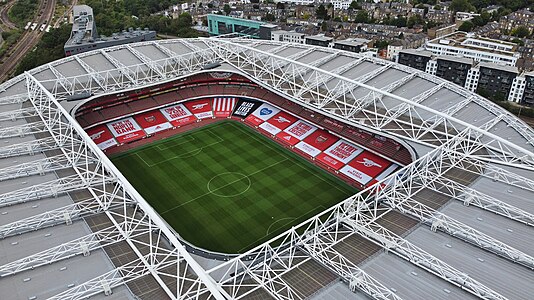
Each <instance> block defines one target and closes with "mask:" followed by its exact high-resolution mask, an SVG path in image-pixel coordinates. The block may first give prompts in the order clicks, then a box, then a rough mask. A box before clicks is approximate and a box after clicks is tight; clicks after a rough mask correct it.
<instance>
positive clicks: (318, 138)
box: [315, 135, 328, 144]
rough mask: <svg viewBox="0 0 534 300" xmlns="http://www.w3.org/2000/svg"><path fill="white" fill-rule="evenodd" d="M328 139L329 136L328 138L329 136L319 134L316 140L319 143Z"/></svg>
mask: <svg viewBox="0 0 534 300" xmlns="http://www.w3.org/2000/svg"><path fill="white" fill-rule="evenodd" d="M327 140H328V138H327V137H324V136H322V135H319V136H318V137H317V138H315V142H316V143H318V144H320V143H324V142H326V141H327Z"/></svg>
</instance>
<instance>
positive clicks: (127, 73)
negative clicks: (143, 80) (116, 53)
mask: <svg viewBox="0 0 534 300" xmlns="http://www.w3.org/2000/svg"><path fill="white" fill-rule="evenodd" d="M100 54H102V55H103V56H104V57H105V58H106V59H107V60H108V61H109V62H110V63H111V64H112V65H114V66H115V68H117V69H118V70H119V72H120V73H121V74H122V75H124V76H125V77H126V78H128V80H130V82H131V83H133V84H134V85H136V84H138V82H137V76H136V74H135V73H134V72H133V71H132V70H130V69H129V68H128V67H126V66H125V65H124V64H123V63H121V62H120V61H119V60H118V59H116V58H115V57H113V56H111V54H108V53H107V52H106V51H104V50H103V49H101V50H100Z"/></svg>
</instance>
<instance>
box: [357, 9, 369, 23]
mask: <svg viewBox="0 0 534 300" xmlns="http://www.w3.org/2000/svg"><path fill="white" fill-rule="evenodd" d="M354 22H356V23H368V22H369V14H368V13H367V12H366V11H365V10H360V11H358V13H357V14H356V16H355V17H354Z"/></svg>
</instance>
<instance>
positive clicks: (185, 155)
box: [135, 129, 224, 168]
mask: <svg viewBox="0 0 534 300" xmlns="http://www.w3.org/2000/svg"><path fill="white" fill-rule="evenodd" d="M206 131H207V132H209V133H210V134H211V135H213V136H215V137H216V138H217V141H215V142H213V143H210V144H207V145H203V146H201V147H199V148H196V149H193V150H190V151H187V152H184V153H182V154H178V155H175V156H173V157H169V158H167V159H164V160H160V161H158V162H157V163H154V164H150V163H148V162H147V161H146V160H145V159H144V158H143V157H142V156H141V155H139V152H136V153H135V155H137V157H139V159H141V160H142V161H143V162H144V163H145V165H147V166H148V167H149V168H151V167H154V166H157V165H159V164H162V163H165V162H168V161H170V160H173V159H177V158H188V157H193V156H195V155H197V154H199V153H200V152H201V151H202V150H203V149H204V148H208V147H211V146H213V145H217V144H219V143H222V142H224V139H222V138H221V137H220V136H217V135H214V134H213V133H212V132H211V131H210V130H209V129H208V130H206ZM191 138H192V140H189V141H186V142H182V143H178V144H177V145H173V146H170V147H168V146H165V148H164V149H161V148H159V145H158V146H157V148H158V149H159V150H167V149H170V148H173V147H175V146H179V145H182V144H186V143H188V142H192V141H194V140H196V139H195V137H193V136H191Z"/></svg>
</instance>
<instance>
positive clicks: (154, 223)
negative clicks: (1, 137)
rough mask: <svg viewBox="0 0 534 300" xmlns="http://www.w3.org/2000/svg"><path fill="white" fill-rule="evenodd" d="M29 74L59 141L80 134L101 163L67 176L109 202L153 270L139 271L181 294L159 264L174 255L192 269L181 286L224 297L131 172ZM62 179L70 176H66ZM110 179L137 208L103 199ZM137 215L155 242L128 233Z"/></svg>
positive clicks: (31, 91)
mask: <svg viewBox="0 0 534 300" xmlns="http://www.w3.org/2000/svg"><path fill="white" fill-rule="evenodd" d="M25 76H26V86H27V88H28V95H29V98H30V100H31V101H32V104H33V106H34V107H35V109H36V110H37V111H38V112H39V116H40V117H41V120H42V121H43V122H44V123H45V124H46V126H47V129H48V130H49V132H50V134H51V135H52V138H53V139H54V141H55V142H56V144H62V143H64V141H73V140H75V139H76V140H77V139H80V141H79V144H80V145H79V146H78V148H77V149H76V152H82V153H83V154H84V156H83V157H89V156H94V157H96V158H98V160H99V164H98V165H97V166H96V167H95V168H92V169H91V170H89V168H87V169H88V170H84V169H83V168H77V167H74V171H75V172H76V175H73V176H70V177H67V178H68V179H71V180H73V181H74V182H75V183H77V184H79V185H81V186H83V187H87V190H88V191H89V193H90V194H91V195H92V197H94V199H96V200H97V201H98V202H99V204H100V205H101V206H102V207H104V211H103V213H104V214H105V215H106V216H107V217H108V218H109V220H110V221H111V222H112V223H113V224H114V226H115V227H116V228H117V229H118V230H119V232H120V234H121V235H122V236H124V237H125V238H126V239H125V242H126V243H128V245H129V246H130V247H131V249H132V250H133V252H134V253H135V254H136V255H137V257H138V260H139V261H140V264H142V269H143V270H146V271H148V273H143V274H137V276H144V275H145V274H150V275H152V276H153V277H154V279H155V280H156V281H157V282H158V283H159V284H160V286H161V288H162V289H163V290H164V291H165V292H166V293H167V295H168V296H169V297H170V298H173V299H174V298H177V297H179V296H180V295H176V294H175V293H174V292H173V291H171V290H170V289H169V287H168V286H167V285H166V284H165V282H164V281H163V279H162V278H161V274H159V273H158V271H160V269H159V268H160V267H162V265H164V264H165V263H167V262H168V260H171V259H172V263H173V264H175V263H177V262H179V261H182V260H183V261H184V263H186V264H187V267H188V268H189V269H190V270H189V272H184V273H183V274H177V275H176V277H175V278H177V289H176V290H177V291H178V292H180V291H182V290H184V289H185V288H184V287H183V285H185V284H190V283H191V282H194V283H195V284H194V286H191V287H189V289H188V290H189V291H192V292H197V293H199V292H201V291H202V292H206V291H209V292H210V293H211V295H212V296H213V297H214V298H215V299H224V297H223V295H226V292H225V291H224V290H222V289H221V288H219V287H218V286H217V285H216V284H215V282H214V280H213V279H212V278H211V277H209V276H207V275H206V273H205V272H204V270H203V269H202V268H201V267H200V266H199V265H198V263H197V262H196V261H195V260H194V259H193V258H192V257H191V256H190V254H189V253H188V252H187V251H186V250H185V247H184V246H183V245H182V244H181V243H180V242H179V241H178V239H177V238H176V236H175V235H174V234H173V233H172V232H171V231H170V230H169V228H168V227H167V226H166V225H165V222H164V221H163V220H162V219H161V218H160V216H159V215H158V214H157V213H156V212H155V211H154V210H153V208H152V207H151V206H150V205H148V203H146V201H145V200H144V199H143V198H142V197H141V195H139V193H137V191H136V190H135V189H134V188H133V187H132V186H131V185H130V183H129V182H128V181H127V180H126V178H124V177H123V176H122V174H121V173H120V172H119V171H118V170H117V169H116V167H115V166H114V165H113V164H112V163H111V162H110V161H109V159H108V158H107V157H106V156H105V154H104V153H103V152H102V151H101V150H100V149H99V148H98V147H97V146H96V145H95V144H94V142H92V140H91V138H90V137H89V136H88V135H87V133H86V132H85V131H84V130H83V128H81V126H80V125H79V124H78V123H77V122H76V121H75V120H74V119H73V117H72V116H70V115H69V113H68V112H67V111H66V110H65V109H64V108H63V107H62V106H61V105H60V104H59V103H58V102H57V100H56V99H55V98H54V96H53V95H52V94H51V93H50V92H49V91H48V90H46V89H45V88H44V86H43V85H42V84H41V83H40V82H39V81H37V80H36V79H35V78H34V77H33V76H32V75H31V74H29V73H25ZM73 148H74V142H72V143H71V144H68V145H67V147H62V148H61V149H60V150H61V151H62V152H63V153H64V155H65V156H66V157H67V158H68V159H69V160H71V161H74V159H76V157H75V156H73V155H72V154H71V153H69V152H68V150H72V149H73ZM60 180H65V178H62V179H60ZM109 183H115V185H114V186H115V187H117V186H118V187H119V189H117V188H112V189H111V190H112V191H113V192H114V193H115V192H116V191H117V190H118V191H119V193H121V192H122V194H121V197H123V198H127V199H132V201H134V202H136V203H137V205H136V206H134V207H133V209H134V211H133V212H132V213H128V212H127V211H126V202H124V212H122V213H116V212H114V211H109V210H108V206H109V202H111V201H112V200H113V197H109V198H108V197H105V198H104V199H100V198H99V194H101V193H102V192H103V193H104V194H109V192H110V190H109V188H107V186H108V185H109ZM71 185H72V184H71ZM94 186H97V187H99V188H100V189H101V190H98V189H96V188H94ZM68 188H71V187H65V189H67V190H68ZM34 189H35V187H34ZM53 192H55V191H53ZM136 215H142V216H143V223H144V224H148V225H146V226H145V227H146V231H145V232H146V233H152V234H149V241H150V242H149V244H146V243H145V242H144V241H137V240H135V239H132V238H131V237H129V234H128V233H129V232H130V231H131V230H133V229H134V228H137V227H138V226H139V224H140V223H139V222H138V221H136V220H135V217H129V216H136ZM125 218H126V220H125ZM118 220H120V221H118ZM124 220H125V222H126V226H125V227H124V228H123V227H121V225H120V224H121V223H122V222H123V221H124ZM154 234H156V235H157V236H156V238H155V239H154V238H153V235H154ZM167 243H170V246H171V249H170V250H168V249H167V247H168V246H164V245H167ZM139 245H143V246H148V247H145V248H144V250H143V252H141V250H140V249H139V248H138V247H139ZM145 250H148V254H146V253H147V252H145ZM117 270H125V266H122V267H120V268H117ZM117 270H115V273H113V274H115V276H116V275H117V274H119V275H121V276H122V275H123V274H122V273H121V272H117ZM190 274H194V276H196V278H195V279H191V278H189V277H188V276H191V275H190ZM105 278H107V277H103V278H99V279H98V282H102V281H103V280H106V279H105ZM114 278H115V277H114ZM136 278H138V277H136ZM132 279H135V278H132ZM121 283H124V280H122V281H121ZM114 284H118V282H114ZM82 286H83V287H82V291H84V292H83V293H84V294H85V295H87V293H86V292H87V288H88V286H91V281H89V282H87V283H86V284H84V285H82ZM79 288H80V286H78V287H76V288H73V289H70V290H68V291H66V292H65V293H62V294H60V295H59V296H58V298H62V299H63V296H65V297H66V298H68V296H70V295H79V292H80V290H79ZM93 292H95V293H98V292H102V290H99V291H93Z"/></svg>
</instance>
